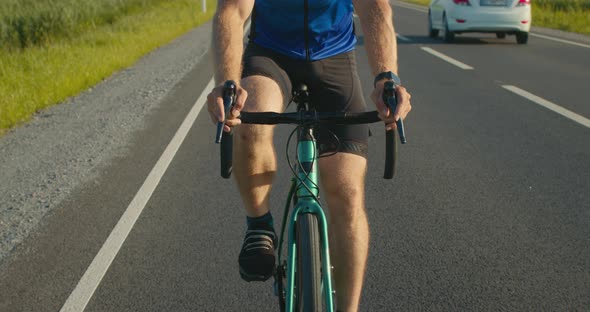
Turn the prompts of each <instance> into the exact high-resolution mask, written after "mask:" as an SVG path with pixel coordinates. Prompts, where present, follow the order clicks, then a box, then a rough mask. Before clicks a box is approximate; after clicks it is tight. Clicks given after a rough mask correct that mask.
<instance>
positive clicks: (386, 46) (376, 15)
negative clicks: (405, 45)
mask: <svg viewBox="0 0 590 312" xmlns="http://www.w3.org/2000/svg"><path fill="white" fill-rule="evenodd" d="M354 5H355V10H356V12H357V14H358V16H359V19H360V21H361V27H362V29H363V35H364V44H365V49H366V51H367V56H368V59H369V64H370V66H371V70H372V71H373V75H377V74H379V73H381V72H384V71H393V72H394V73H398V67H397V42H396V37H395V30H394V27H393V12H392V9H391V6H390V5H389V3H388V1H387V0H355V2H354Z"/></svg>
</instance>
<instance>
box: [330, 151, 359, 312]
mask: <svg viewBox="0 0 590 312" xmlns="http://www.w3.org/2000/svg"><path fill="white" fill-rule="evenodd" d="M366 170H367V160H366V159H365V158H364V157H361V156H358V155H354V154H350V153H338V154H336V155H333V156H330V157H326V158H320V176H321V182H322V190H323V192H324V194H325V197H326V201H327V204H328V209H329V212H330V226H329V228H330V253H331V257H330V258H331V260H332V264H333V266H334V282H335V289H336V301H337V305H338V309H339V310H341V311H346V312H355V311H357V310H358V305H359V301H360V296H361V291H362V286H363V279H364V274H365V265H366V262H367V255H368V250H369V247H368V246H369V225H368V222H367V215H366V212H365V174H366Z"/></svg>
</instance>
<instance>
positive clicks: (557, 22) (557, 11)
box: [403, 0, 590, 35]
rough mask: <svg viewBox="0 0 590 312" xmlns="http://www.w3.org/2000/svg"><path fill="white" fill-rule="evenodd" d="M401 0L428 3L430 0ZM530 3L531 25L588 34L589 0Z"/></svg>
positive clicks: (544, 0)
mask: <svg viewBox="0 0 590 312" xmlns="http://www.w3.org/2000/svg"><path fill="white" fill-rule="evenodd" d="M403 1H405V2H411V3H416V4H420V5H424V6H428V5H429V4H430V0H403ZM476 1H477V0H476ZM531 4H532V6H533V7H532V14H533V26H539V27H547V28H554V29H560V30H565V31H570V32H576V33H580V34H586V35H590V0H531Z"/></svg>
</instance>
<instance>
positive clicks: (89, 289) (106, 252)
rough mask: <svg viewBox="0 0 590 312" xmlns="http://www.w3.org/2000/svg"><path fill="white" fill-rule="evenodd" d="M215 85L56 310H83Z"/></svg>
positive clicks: (193, 110)
mask: <svg viewBox="0 0 590 312" xmlns="http://www.w3.org/2000/svg"><path fill="white" fill-rule="evenodd" d="M249 30H250V22H248V23H247V24H246V26H245V27H244V33H245V34H246V33H248V32H249ZM214 86H215V83H214V80H213V78H211V80H210V81H209V83H208V84H207V86H206V87H205V89H204V90H203V92H202V93H201V95H200V96H199V98H198V99H197V101H196V102H195V104H194V105H193V107H192V108H191V110H190V112H189V113H188V115H187V116H186V117H185V119H184V121H183V122H182V124H181V125H180V127H179V128H178V130H177V131H176V134H174V137H173V138H172V140H171V141H170V143H168V146H167V147H166V149H165V150H164V152H163V153H162V155H161V156H160V159H158V162H156V165H155V166H154V168H152V171H150V174H149V175H148V177H147V178H146V180H145V181H144V182H143V185H142V186H141V188H140V189H139V191H137V194H135V197H134V198H133V200H132V201H131V203H130V204H129V206H128V207H127V209H126V210H125V212H124V213H123V216H121V219H119V222H117V225H115V228H114V229H113V231H112V232H111V234H110V235H109V237H108V238H107V240H106V241H105V242H104V244H103V245H102V247H101V248H100V250H99V251H98V254H96V256H95V257H94V260H92V263H91V264H90V266H89V267H88V269H86V272H85V273H84V275H83V276H82V278H81V279H80V281H79V282H78V285H76V288H74V291H72V293H71V294H70V296H69V297H68V299H67V300H66V302H65V303H64V305H63V306H62V308H61V310H60V312H70V311H72V312H81V311H84V309H85V308H86V305H88V302H89V301H90V299H91V298H92V295H93V294H94V292H95V291H96V289H97V288H98V285H99V284H100V282H101V281H102V278H103V277H104V275H105V274H106V272H107V270H108V269H109V267H110V266H111V263H112V262H113V260H114V259H115V256H116V255H117V253H118V252H119V250H120V249H121V246H123V243H124V242H125V240H126V239H127V236H128V235H129V233H130V232H131V229H132V228H133V226H134V225H135V222H136V221H137V219H138V218H139V215H141V213H142V211H143V209H144V208H145V205H146V204H147V202H148V201H149V199H150V197H151V196H152V194H153V193H154V190H155V189H156V187H157V186H158V183H160V179H162V176H164V173H166V170H167V169H168V166H169V165H170V163H171V162H172V159H173V158H174V155H176V152H177V151H178V149H179V148H180V146H181V145H182V142H183V141H184V139H185V138H186V136H187V134H188V132H189V131H190V129H191V127H192V125H193V124H194V123H195V120H196V119H197V116H198V115H199V113H200V112H201V109H202V108H203V105H204V104H205V101H206V100H207V92H208V91H209V90H211V89H213V87H214Z"/></svg>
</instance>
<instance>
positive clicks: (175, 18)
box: [0, 0, 215, 134]
mask: <svg viewBox="0 0 590 312" xmlns="http://www.w3.org/2000/svg"><path fill="white" fill-rule="evenodd" d="M31 1H33V0H31ZM35 1H36V0H35ZM152 2H153V1H152ZM207 2H208V3H207V5H208V9H209V10H208V12H207V13H201V2H200V1H195V0H172V1H161V2H159V3H155V2H154V4H153V5H149V6H145V7H134V8H133V9H127V10H126V11H125V10H124V11H123V12H124V13H125V15H121V16H118V17H117V18H112V19H110V22H109V21H107V22H106V23H103V24H102V25H99V26H92V25H91V26H89V25H87V24H84V23H82V24H84V26H82V27H81V28H80V27H78V28H75V29H77V32H78V33H77V34H76V35H75V36H73V35H71V34H70V35H67V36H66V35H62V34H61V33H60V32H49V33H50V35H48V36H45V37H43V38H48V39H47V40H49V41H51V42H50V44H44V43H43V42H41V44H29V45H28V46H27V47H26V48H24V49H23V48H18V49H15V48H14V47H6V46H4V45H3V46H2V48H0V134H1V133H2V132H3V131H6V129H8V128H10V127H13V126H15V125H18V124H19V123H22V122H25V121H27V120H28V119H29V118H30V116H31V115H32V114H33V113H35V112H36V111H38V110H40V109H43V108H45V107H48V106H50V105H53V104H55V103H58V102H60V101H63V100H64V99H66V98H67V97H69V96H73V95H75V94H78V93H79V92H80V91H81V90H84V89H86V88H88V87H90V86H92V85H94V84H96V83H98V82H100V81H101V80H102V79H104V78H106V77H108V76H110V75H111V74H112V73H113V72H114V71H117V70H119V69H122V68H125V67H128V66H130V65H132V64H133V63H134V62H135V61H137V60H138V59H139V58H140V57H141V56H143V55H145V54H146V53H147V52H149V51H151V50H153V49H154V48H156V47H158V46H161V45H162V44H165V43H167V42H169V41H170V40H172V39H174V38H176V37H178V36H179V35H181V34H183V33H185V32H186V31H188V30H189V29H191V28H193V27H194V26H196V25H198V24H200V23H203V22H204V21H207V20H208V19H210V18H211V16H212V15H213V12H214V8H215V0H208V1H207ZM3 30H5V27H4V28H3ZM53 34H57V35H55V36H54V35H53ZM40 38H41V37H40ZM30 43H34V42H30Z"/></svg>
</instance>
